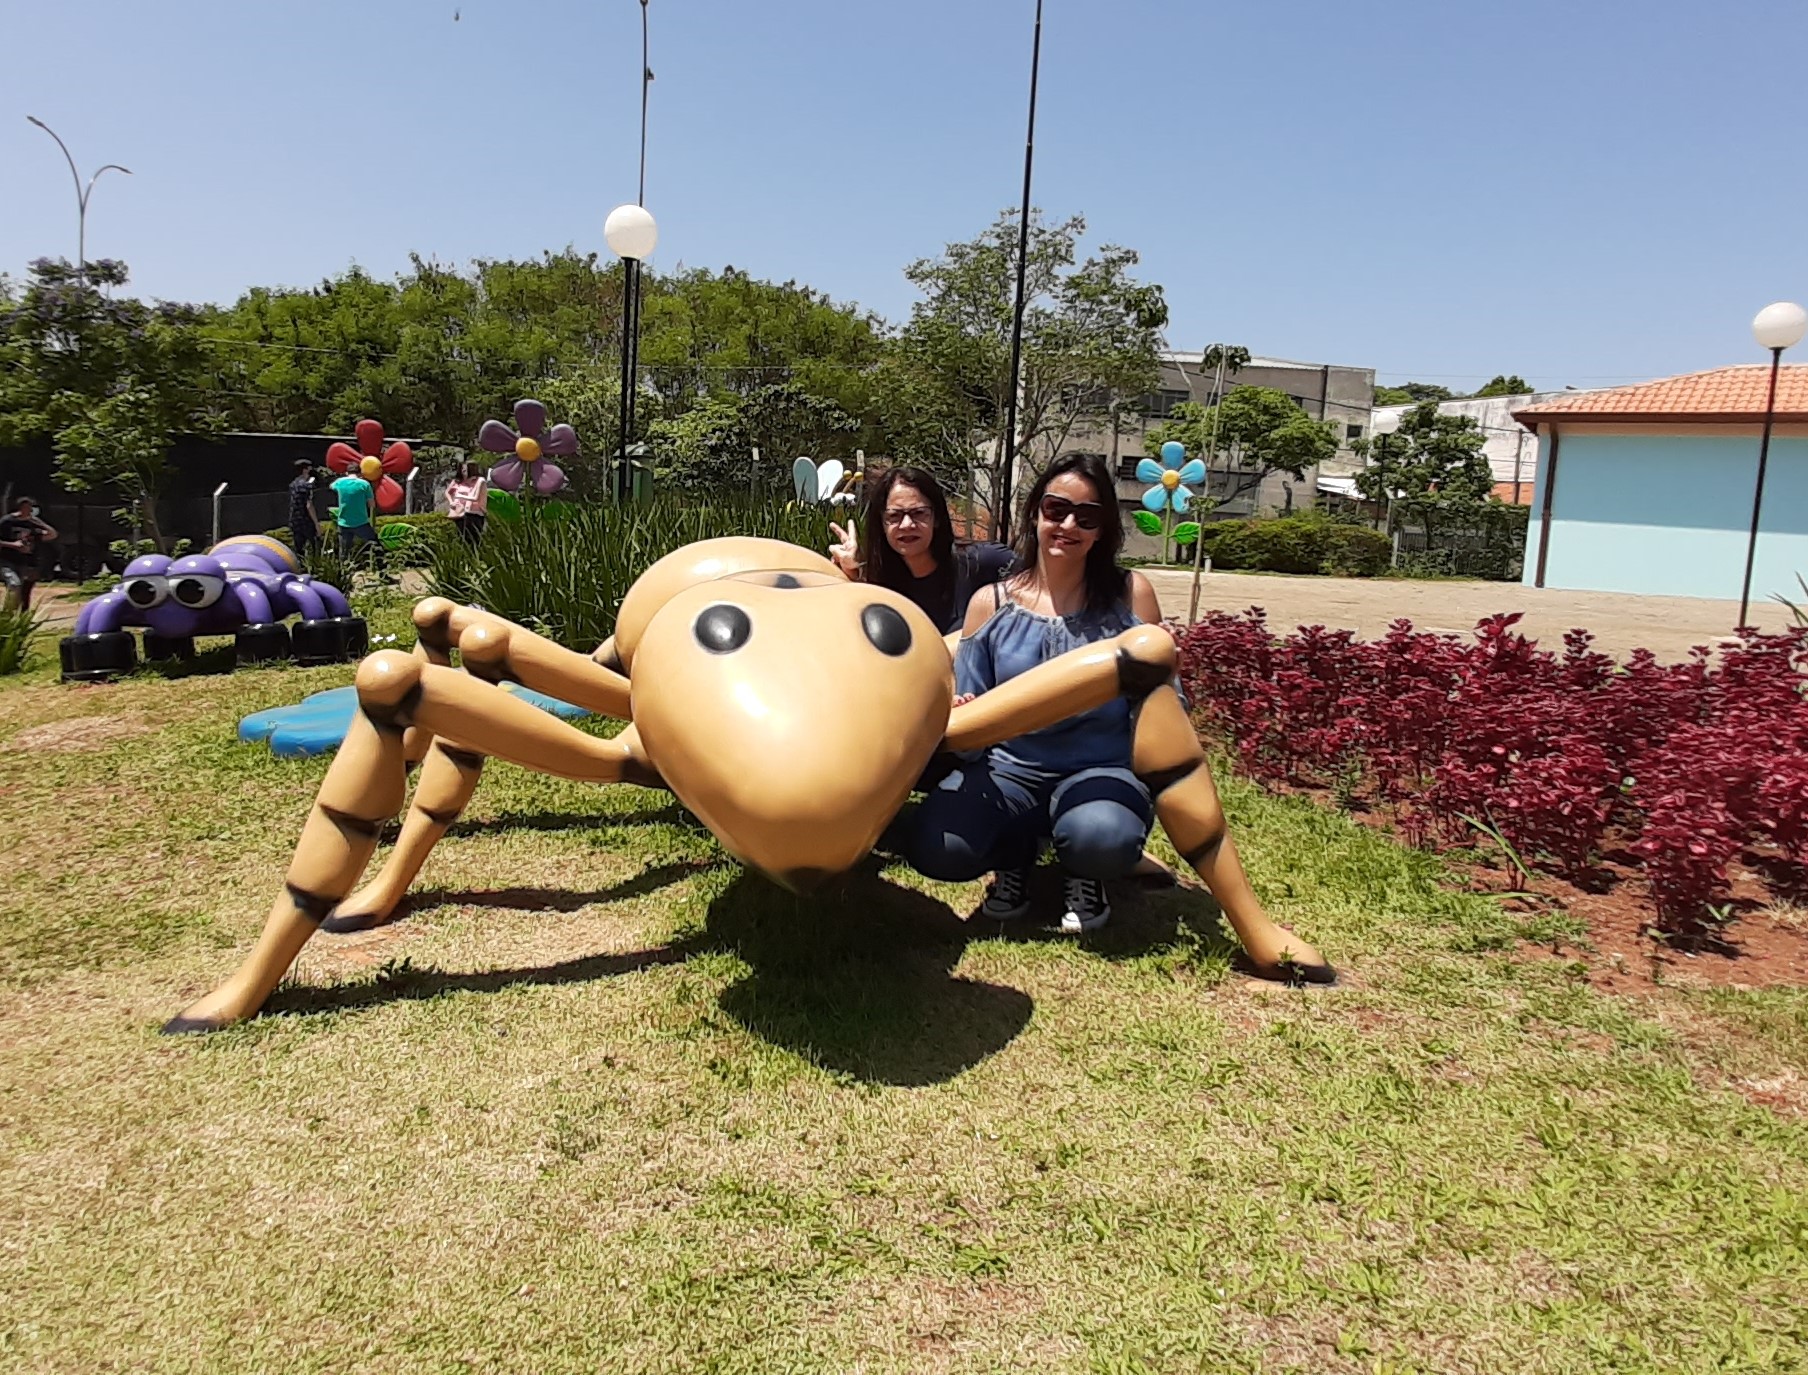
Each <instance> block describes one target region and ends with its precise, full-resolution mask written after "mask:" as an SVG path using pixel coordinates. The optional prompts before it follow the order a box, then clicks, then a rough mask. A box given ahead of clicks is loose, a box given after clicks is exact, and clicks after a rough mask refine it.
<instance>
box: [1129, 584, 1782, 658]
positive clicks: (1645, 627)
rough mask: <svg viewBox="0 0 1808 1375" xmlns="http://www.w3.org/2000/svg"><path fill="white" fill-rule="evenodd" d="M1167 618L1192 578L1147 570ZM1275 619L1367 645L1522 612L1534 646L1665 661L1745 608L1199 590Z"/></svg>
mask: <svg viewBox="0 0 1808 1375" xmlns="http://www.w3.org/2000/svg"><path fill="white" fill-rule="evenodd" d="M1143 572H1145V573H1146V574H1148V576H1149V581H1150V582H1151V583H1153V584H1154V587H1155V595H1156V596H1157V597H1159V598H1160V600H1161V607H1162V610H1163V611H1164V612H1166V613H1167V614H1168V615H1169V616H1172V617H1174V618H1175V619H1177V620H1184V619H1186V614H1187V605H1188V602H1189V601H1190V600H1191V597H1192V585H1193V584H1192V574H1190V573H1182V572H1177V571H1169V570H1164V569H1154V568H1145V569H1144V570H1143ZM1251 606H1259V607H1262V608H1263V609H1264V610H1266V611H1267V613H1268V623H1269V625H1270V626H1271V627H1272V628H1273V629H1275V630H1276V631H1282V632H1285V631H1291V630H1293V629H1294V628H1295V627H1297V626H1301V625H1325V626H1330V627H1333V628H1335V629H1347V630H1354V631H1355V632H1356V633H1357V634H1358V635H1359V636H1361V637H1362V638H1363V639H1374V638H1375V637H1377V636H1379V635H1381V634H1382V633H1383V632H1384V631H1385V630H1386V629H1387V627H1388V624H1389V623H1390V622H1392V621H1394V620H1397V619H1398V618H1399V617H1401V616H1404V617H1406V618H1407V619H1408V620H1410V621H1411V622H1412V623H1413V625H1414V626H1415V627H1417V628H1418V629H1420V630H1454V631H1458V632H1461V633H1465V634H1466V633H1468V632H1469V631H1470V630H1472V629H1474V627H1475V623H1476V622H1477V621H1479V620H1481V619H1482V618H1483V617H1486V616H1491V615H1493V614H1494V613H1495V612H1497V611H1523V612H1525V619H1524V620H1523V621H1521V622H1520V623H1519V628H1520V630H1522V631H1523V632H1524V633H1525V634H1527V635H1529V636H1530V637H1531V638H1533V639H1535V640H1539V641H1541V642H1548V644H1549V645H1550V647H1551V648H1553V649H1561V648H1562V642H1563V632H1564V631H1566V630H1570V629H1572V628H1573V627H1576V626H1582V627H1584V628H1585V629H1588V630H1591V631H1593V632H1594V636H1595V646H1596V648H1598V649H1600V650H1602V651H1603V652H1604V653H1608V654H1612V655H1614V656H1615V657H1616V658H1622V659H1623V658H1625V657H1626V656H1627V655H1629V654H1630V653H1631V652H1632V651H1633V650H1634V649H1639V648H1644V649H1649V650H1650V651H1651V652H1652V653H1654V654H1656V655H1657V657H1658V658H1660V659H1664V660H1675V659H1683V658H1686V657H1688V653H1689V650H1690V649H1691V648H1693V647H1694V646H1695V645H1699V644H1708V645H1711V644H1713V643H1714V642H1715V641H1716V640H1718V639H1720V638H1721V637H1723V636H1725V635H1727V634H1728V633H1729V632H1730V631H1731V630H1732V627H1733V625H1734V623H1735V622H1736V621H1738V619H1739V603H1738V602H1721V601H1709V600H1707V599H1706V598H1699V597H1639V596H1633V595H1631V594H1630V593H1624V592H1566V591H1560V590H1558V589H1555V588H1549V587H1544V588H1539V587H1522V586H1520V585H1519V584H1517V583H1502V582H1417V581H1406V580H1404V579H1392V578H1294V577H1283V576H1279V575H1276V574H1272V573H1208V574H1206V575H1205V577H1204V579H1203V580H1202V582H1201V585H1200V589H1199V607H1200V610H1201V611H1206V610H1211V609H1216V610H1220V611H1242V610H1244V609H1246V608H1248V607H1251ZM1751 619H1752V620H1753V621H1755V622H1756V623H1757V625H1758V626H1759V628H1760V629H1763V630H1782V629H1785V628H1786V627H1788V626H1789V625H1791V624H1793V622H1792V621H1791V619H1790V615H1789V611H1788V609H1787V608H1785V607H1783V606H1781V605H1779V604H1778V603H1776V602H1771V601H1767V602H1761V603H1756V604H1754V605H1753V607H1752V609H1751Z"/></svg>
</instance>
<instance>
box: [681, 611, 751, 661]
mask: <svg viewBox="0 0 1808 1375" xmlns="http://www.w3.org/2000/svg"><path fill="white" fill-rule="evenodd" d="M693 633H694V634H695V635H696V637H697V643H698V644H700V645H702V646H703V647H704V648H705V649H707V650H708V651H709V652H710V653H711V654H733V653H734V652H735V651H736V650H737V649H739V648H740V647H741V646H742V645H744V644H746V643H747V637H748V636H749V635H751V634H752V633H753V622H752V621H750V620H748V619H747V613H746V612H745V611H743V610H741V608H740V607H738V606H735V605H733V604H731V603H729V602H717V603H716V605H714V606H706V607H704V608H703V614H702V615H700V616H698V617H697V625H696V629H695V631H694V632H693Z"/></svg>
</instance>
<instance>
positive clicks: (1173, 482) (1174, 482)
mask: <svg viewBox="0 0 1808 1375" xmlns="http://www.w3.org/2000/svg"><path fill="white" fill-rule="evenodd" d="M1161 485H1162V486H1163V487H1166V488H1167V489H1168V490H1169V491H1170V492H1171V491H1173V490H1174V489H1175V488H1176V487H1178V486H1179V485H1180V473H1179V472H1178V471H1177V470H1175V469H1173V468H1170V469H1168V470H1167V472H1165V473H1163V474H1162V475H1161Z"/></svg>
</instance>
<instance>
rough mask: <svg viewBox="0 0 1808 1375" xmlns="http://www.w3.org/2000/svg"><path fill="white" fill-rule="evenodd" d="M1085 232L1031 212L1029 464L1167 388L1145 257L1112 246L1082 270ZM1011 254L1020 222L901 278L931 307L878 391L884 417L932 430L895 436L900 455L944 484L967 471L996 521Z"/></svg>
mask: <svg viewBox="0 0 1808 1375" xmlns="http://www.w3.org/2000/svg"><path fill="white" fill-rule="evenodd" d="M1085 230H1086V222H1085V220H1084V219H1083V218H1082V217H1081V216H1078V215H1076V216H1073V217H1072V218H1070V219H1067V220H1064V221H1062V222H1060V223H1059V224H1048V223H1046V222H1044V221H1043V219H1042V218H1041V216H1040V215H1039V214H1036V213H1035V212H1032V216H1031V221H1030V227H1029V251H1028V253H1027V255H1026V258H1025V263H1024V268H1025V271H1024V301H1025V307H1024V321H1023V369H1022V379H1021V387H1020V391H1019V395H1018V412H1017V436H1016V439H1017V444H1016V448H1017V452H1018V454H1019V455H1020V456H1021V457H1022V458H1023V459H1024V461H1026V462H1027V463H1029V464H1031V465H1035V464H1037V463H1039V462H1046V461H1047V460H1048V459H1049V458H1050V457H1052V456H1053V455H1054V454H1055V453H1056V452H1058V451H1059V449H1060V447H1061V444H1062V442H1063V441H1064V440H1065V439H1066V438H1067V436H1068V435H1069V434H1070V433H1071V432H1072V430H1073V429H1074V427H1075V426H1076V425H1079V424H1081V423H1083V422H1087V423H1095V424H1096V423H1101V422H1104V421H1107V420H1108V419H1109V416H1110V412H1111V406H1112V404H1113V398H1116V397H1123V396H1130V395H1137V394H1140V393H1142V392H1146V391H1148V390H1150V389H1151V388H1153V387H1154V386H1155V384H1156V381H1157V379H1158V378H1159V376H1160V371H1159V364H1158V356H1159V355H1158V350H1159V348H1160V345H1161V329H1162V327H1163V326H1164V325H1165V324H1166V323H1167V318H1168V310H1167V304H1166V302H1165V301H1164V300H1163V298H1162V292H1161V288H1160V287H1158V286H1153V285H1148V284H1144V283H1141V282H1138V281H1137V280H1136V279H1135V278H1134V277H1133V276H1132V275H1131V269H1133V268H1134V267H1135V266H1136V264H1137V261H1138V258H1137V254H1136V253H1135V252H1133V251H1132V250H1130V249H1127V248H1120V247H1116V246H1114V245H1104V246H1102V247H1101V248H1100V249H1099V250H1098V251H1097V253H1096V254H1094V255H1093V256H1091V257H1088V258H1086V259H1085V260H1084V261H1077V260H1078V250H1079V241H1080V238H1081V236H1082V235H1083V234H1084V233H1085ZM1016 255H1017V216H1016V214H1015V212H1006V213H1004V214H1002V215H1000V216H999V218H998V219H997V221H996V222H994V223H993V224H992V225H991V227H990V228H988V229H987V230H985V231H984V232H983V233H982V234H980V235H979V236H978V237H977V238H974V239H971V240H968V241H967V242H964V243H952V244H949V245H948V246H947V248H946V249H944V250H943V252H942V254H941V255H940V256H939V257H936V258H923V259H920V260H918V261H917V262H914V263H912V264H911V265H910V266H909V267H908V268H906V269H905V276H906V277H908V278H909V279H910V281H911V284H912V285H914V286H915V287H916V288H917V290H918V291H920V292H921V293H922V297H923V298H922V299H921V300H920V301H918V302H917V303H916V305H915V306H913V307H912V310H911V316H910V321H909V323H908V324H906V325H905V326H904V329H903V331H902V332H901V334H900V336H899V338H898V343H897V354H898V356H897V360H896V366H895V367H893V368H891V369H889V370H887V371H886V372H884V373H883V374H882V376H881V379H880V380H881V381H882V383H883V384H884V385H885V386H886V387H888V388H889V389H890V392H889V397H888V401H887V402H885V403H882V404H885V405H888V406H889V413H891V414H893V415H897V414H898V413H899V412H900V411H904V410H914V411H916V412H917V413H918V414H921V415H923V416H926V417H927V423H925V424H922V425H915V426H907V427H905V428H903V429H902V430H901V431H900V432H899V433H898V434H897V438H898V440H899V442H900V444H899V448H898V450H897V456H898V457H901V458H910V459H912V460H914V461H920V462H921V461H927V462H928V463H929V464H930V466H933V467H940V468H941V469H942V470H943V471H949V470H954V471H955V472H959V471H960V470H963V469H966V468H968V466H969V465H971V467H972V469H973V470H974V471H975V472H976V473H977V478H978V481H977V485H978V487H979V495H980V499H981V500H982V501H983V502H984V503H985V504H986V505H987V506H988V507H990V508H991V509H993V510H994V511H996V510H997V504H998V499H999V496H1000V494H1001V492H1002V490H1003V487H1004V471H1003V468H1004V452H1005V448H1006V445H1005V435H1004V426H1005V423H1006V416H1007V412H1008V406H1009V401H1010V386H1011V320H1012V304H1013V298H1014V292H1015V278H1016V265H1017V264H1016ZM906 444H908V445H924V446H927V447H926V448H925V449H923V450H918V451H915V452H912V451H911V450H910V449H908V448H904V447H903V446H904V445H906Z"/></svg>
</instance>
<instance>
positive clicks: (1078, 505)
mask: <svg viewBox="0 0 1808 1375" xmlns="http://www.w3.org/2000/svg"><path fill="white" fill-rule="evenodd" d="M1037 510H1039V511H1040V512H1041V513H1042V519H1044V520H1046V521H1047V522H1048V523H1049V524H1050V525H1060V524H1061V523H1062V522H1064V521H1065V520H1066V519H1067V518H1068V517H1069V516H1072V517H1073V518H1074V524H1075V525H1077V526H1079V527H1080V528H1081V529H1082V530H1096V529H1098V528H1099V526H1101V525H1103V524H1104V523H1105V508H1104V507H1103V506H1100V505H1099V504H1098V502H1096V501H1069V500H1068V499H1067V498H1066V497H1058V496H1056V495H1055V494H1054V493H1053V492H1050V493H1049V494H1048V495H1047V496H1045V497H1043V498H1042V504H1041V505H1040V506H1038V507H1037Z"/></svg>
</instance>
